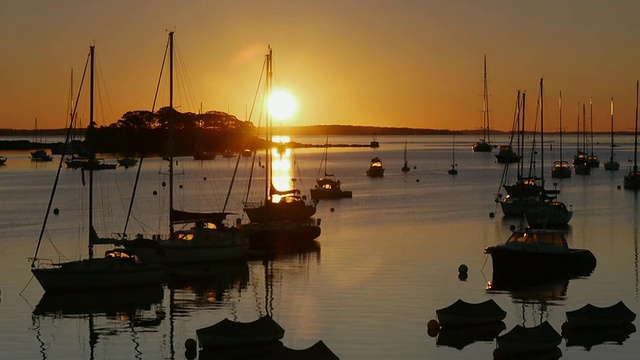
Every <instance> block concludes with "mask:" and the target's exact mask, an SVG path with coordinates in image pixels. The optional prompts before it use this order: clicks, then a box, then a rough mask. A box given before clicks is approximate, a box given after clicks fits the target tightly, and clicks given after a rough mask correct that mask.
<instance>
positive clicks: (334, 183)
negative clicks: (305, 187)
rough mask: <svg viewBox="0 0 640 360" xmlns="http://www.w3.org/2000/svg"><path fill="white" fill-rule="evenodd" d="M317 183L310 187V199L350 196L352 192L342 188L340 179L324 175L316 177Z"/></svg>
mask: <svg viewBox="0 0 640 360" xmlns="http://www.w3.org/2000/svg"><path fill="white" fill-rule="evenodd" d="M316 182H317V183H318V184H317V185H316V187H315V188H313V189H310V192H311V199H313V200H319V199H342V198H351V197H353V193H352V192H351V191H349V190H342V189H341V188H340V185H342V183H341V182H340V180H335V179H332V178H328V177H324V178H319V179H316Z"/></svg>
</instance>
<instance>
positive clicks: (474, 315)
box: [436, 299, 507, 326]
mask: <svg viewBox="0 0 640 360" xmlns="http://www.w3.org/2000/svg"><path fill="white" fill-rule="evenodd" d="M436 315H438V320H439V321H440V325H441V326H447V325H461V324H455V323H454V324H450V323H448V321H447V319H448V318H449V316H455V317H456V318H469V319H470V321H469V323H478V321H477V320H478V319H482V318H486V319H487V321H485V322H498V321H502V320H504V318H505V317H506V316H507V313H506V311H504V310H502V308H501V307H500V306H499V305H498V304H496V302H495V301H493V299H489V300H487V301H483V302H481V303H477V304H472V303H468V302H466V301H464V300H461V299H458V300H456V302H454V303H453V304H451V305H449V306H447V307H445V308H442V309H439V310H436Z"/></svg>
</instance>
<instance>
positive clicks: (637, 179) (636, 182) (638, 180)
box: [624, 81, 640, 190]
mask: <svg viewBox="0 0 640 360" xmlns="http://www.w3.org/2000/svg"><path fill="white" fill-rule="evenodd" d="M639 87H640V82H639V81H636V129H635V136H634V140H633V168H632V169H631V171H629V173H628V174H627V175H626V176H625V177H624V188H625V189H629V190H638V189H640V172H639V171H638V91H640V89H639Z"/></svg>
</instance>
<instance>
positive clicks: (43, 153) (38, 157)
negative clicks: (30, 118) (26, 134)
mask: <svg viewBox="0 0 640 360" xmlns="http://www.w3.org/2000/svg"><path fill="white" fill-rule="evenodd" d="M39 135H40V134H39V133H38V118H36V120H35V132H34V135H33V139H34V143H37V144H39V146H42V144H41V143H40V137H39ZM31 160H33V161H53V156H51V154H49V153H48V152H47V150H45V149H38V150H34V151H32V152H31Z"/></svg>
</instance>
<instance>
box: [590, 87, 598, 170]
mask: <svg viewBox="0 0 640 360" xmlns="http://www.w3.org/2000/svg"><path fill="white" fill-rule="evenodd" d="M589 118H590V119H591V155H589V156H587V165H588V166H589V167H600V160H598V156H597V155H596V154H594V153H593V102H592V101H591V99H589Z"/></svg>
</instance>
